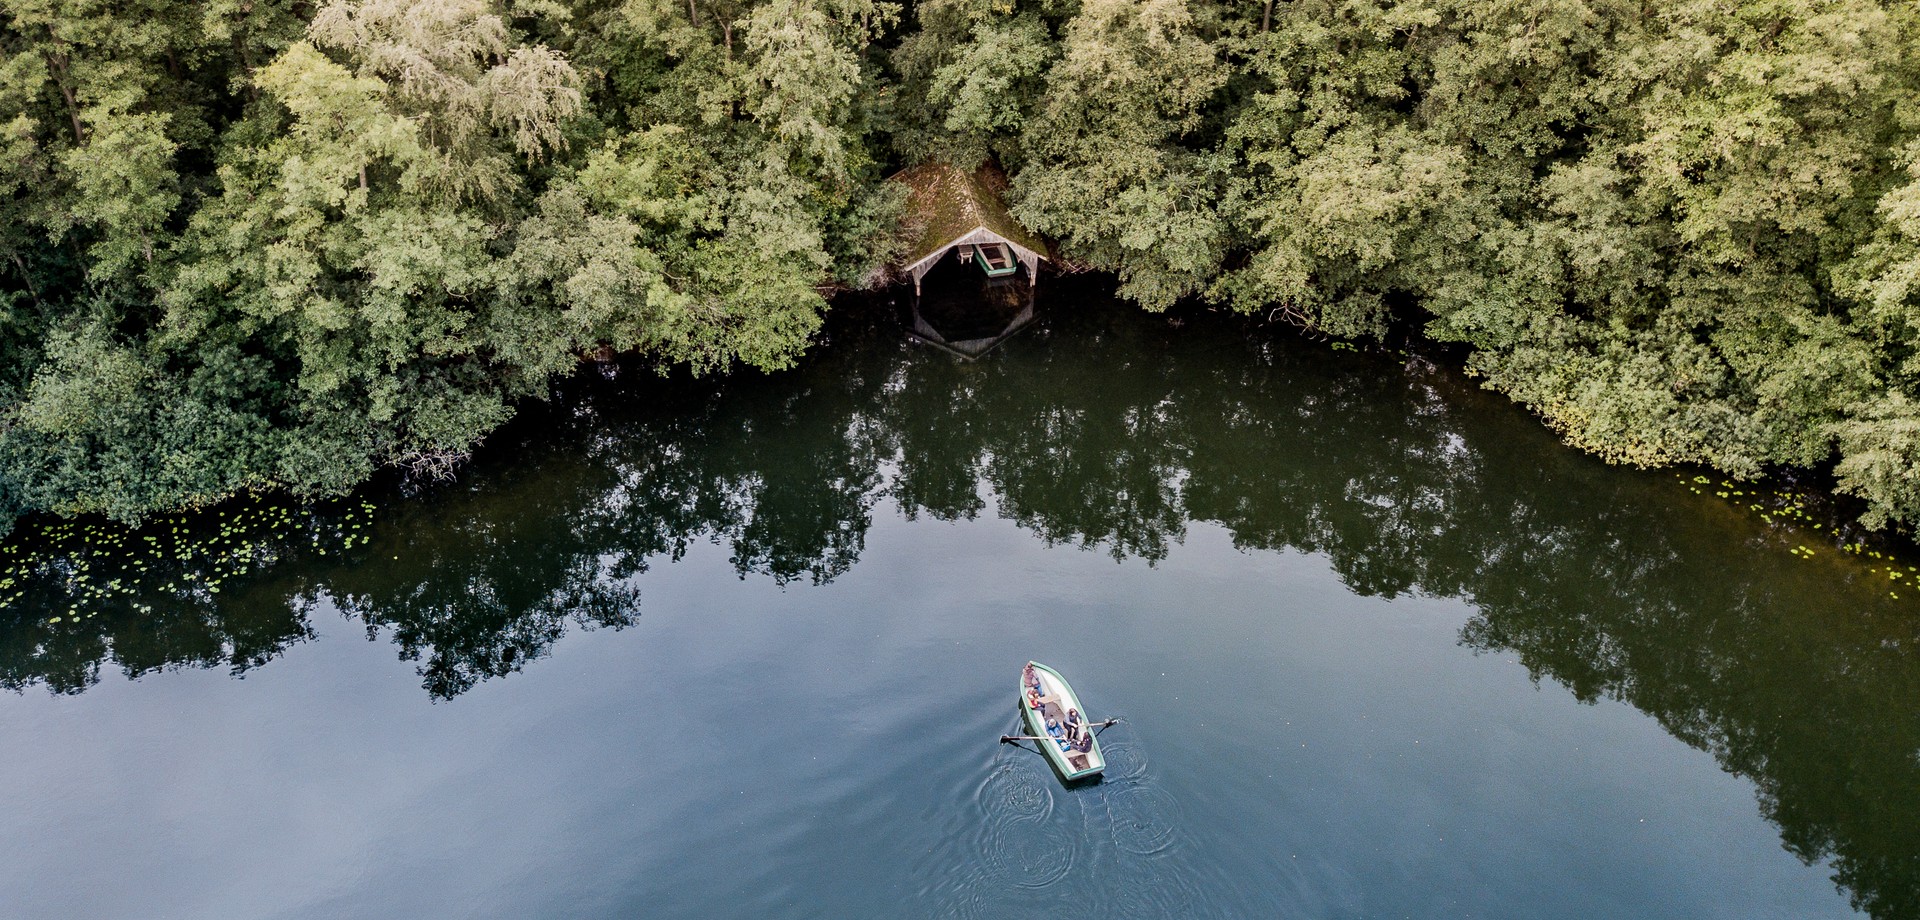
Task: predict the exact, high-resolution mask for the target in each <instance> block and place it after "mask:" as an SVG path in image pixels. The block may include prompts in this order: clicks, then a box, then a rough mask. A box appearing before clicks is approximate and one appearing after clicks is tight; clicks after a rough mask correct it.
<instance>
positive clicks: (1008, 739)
mask: <svg viewBox="0 0 1920 920" xmlns="http://www.w3.org/2000/svg"><path fill="white" fill-rule="evenodd" d="M1118 721H1120V720H1119V719H1108V720H1106V721H1105V722H1088V723H1087V724H1086V727H1087V728H1089V729H1094V728H1106V727H1107V726H1109V725H1112V724H1114V723H1115V722H1118ZM1063 740H1065V739H1062V738H1055V737H1053V736H1052V735H1001V736H1000V743H1001V744H1012V743H1013V742H1015V741H1063Z"/></svg>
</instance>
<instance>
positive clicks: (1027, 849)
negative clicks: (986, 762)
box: [979, 763, 1083, 889]
mask: <svg viewBox="0 0 1920 920" xmlns="http://www.w3.org/2000/svg"><path fill="white" fill-rule="evenodd" d="M1036 766H1039V767H1041V768H1042V769H1034V768H1035V767H1036ZM1043 770H1044V765H1043V764H1032V763H1026V764H1008V765H1006V766H1003V767H1001V768H1000V769H999V770H996V771H995V772H994V773H993V774H992V775H990V776H988V777H987V779H986V781H985V782H984V783H982V784H981V786H980V794H979V802H980V809H981V811H982V812H983V817H984V818H985V820H984V821H983V822H982V823H983V826H984V830H985V834H984V837H983V839H982V841H981V846H982V848H983V850H984V852H983V854H982V856H983V857H984V858H983V859H982V860H981V861H980V864H981V866H982V867H983V868H984V870H985V872H986V874H987V876H988V877H987V878H984V879H981V880H979V881H980V884H982V885H985V886H1003V887H1004V886H1008V885H1011V886H1014V887H1016V888H1027V889H1032V888H1044V887H1046V886H1048V885H1051V884H1053V883H1054V882H1057V881H1059V880H1060V879H1061V878H1063V877H1065V876H1066V874H1067V871H1068V870H1070V869H1072V868H1073V860H1074V852H1075V850H1076V848H1077V846H1078V843H1079V841H1078V839H1077V834H1076V833H1075V831H1076V830H1078V829H1079V825H1080V824H1081V823H1083V822H1082V819H1081V818H1080V809H1078V808H1074V809H1070V810H1064V811H1063V810H1059V809H1056V805H1057V804H1058V802H1057V800H1056V798H1055V791H1054V790H1055V785H1056V784H1055V783H1053V782H1051V780H1052V778H1053V777H1052V775H1051V774H1050V773H1046V772H1043ZM1070 825H1071V827H1070Z"/></svg>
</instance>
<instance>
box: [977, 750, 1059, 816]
mask: <svg viewBox="0 0 1920 920" xmlns="http://www.w3.org/2000/svg"><path fill="white" fill-rule="evenodd" d="M1046 779H1048V777H1044V776H1039V775H1035V771H1033V770H1030V769H1026V768H1025V765H1020V764H1015V763H1005V764H1001V765H1000V766H999V767H998V768H996V769H995V770H994V771H993V772H992V773H989V774H987V779H986V781H985V782H983V783H981V784H980V791H979V792H977V793H975V794H974V800H975V801H976V802H978V803H979V804H980V810H981V811H982V812H984V813H985V814H986V817H987V823H988V824H989V825H992V824H994V823H996V822H997V821H998V820H1001V819H1013V818H1045V817H1046V816H1048V815H1050V814H1052V813H1053V786H1054V784H1052V783H1049V782H1045V781H1044V780H1046Z"/></svg>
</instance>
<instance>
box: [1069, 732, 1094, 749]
mask: <svg viewBox="0 0 1920 920" xmlns="http://www.w3.org/2000/svg"><path fill="white" fill-rule="evenodd" d="M1073 749H1074V750H1076V751H1079V752H1080V753H1082V754H1085V753H1086V752H1088V751H1091V750H1093V732H1087V731H1083V732H1081V733H1080V737H1079V738H1077V739H1074V742H1073Z"/></svg>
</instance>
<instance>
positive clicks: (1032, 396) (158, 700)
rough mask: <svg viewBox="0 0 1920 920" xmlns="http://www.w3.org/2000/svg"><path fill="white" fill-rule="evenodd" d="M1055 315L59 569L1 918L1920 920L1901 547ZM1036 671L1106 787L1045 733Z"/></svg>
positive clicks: (234, 515)
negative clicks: (955, 346) (1009, 738)
mask: <svg viewBox="0 0 1920 920" xmlns="http://www.w3.org/2000/svg"><path fill="white" fill-rule="evenodd" d="M1041 295H1042V296H1041V298H1040V301H1039V304H1038V307H1039V309H1038V317H1037V319H1036V320H1035V321H1034V322H1033V324H1032V325H1030V326H1028V327H1027V328H1025V329H1024V330H1022V331H1021V332H1020V333H1019V334H1018V335H1015V336H1014V337H1012V338H1011V339H1009V340H1007V341H1005V342H1002V343H999V344H998V346H997V347H995V348H993V349H992V350H991V351H988V352H986V356H985V357H984V358H983V359H981V360H979V361H977V362H971V363H969V362H961V361H957V360H956V359H955V358H953V357H951V356H950V355H949V354H948V353H946V352H944V351H942V350H940V349H938V348H935V347H932V346H929V345H927V344H924V343H919V342H916V341H914V340H911V339H909V338H908V337H907V336H906V335H905V334H904V333H905V330H906V328H907V326H908V325H909V324H908V322H907V321H906V320H904V319H902V318H900V317H898V316H896V315H895V312H894V311H893V310H892V309H891V308H890V307H888V306H887V305H885V304H859V303H854V304H850V305H848V306H846V307H845V308H843V309H842V311H841V315H839V316H838V317H837V318H836V320H835V322H834V325H833V326H832V328H831V330H830V332H829V334H828V335H827V337H826V341H825V342H824V343H823V344H822V346H821V347H820V348H819V349H818V350H817V351H816V352H815V353H813V354H811V355H810V356H809V357H808V358H807V359H806V360H805V361H804V362H803V363H802V364H801V366H799V367H798V368H796V369H795V370H792V371H788V372H784V373H778V374H771V375H758V374H748V373H742V374H738V375H735V376H732V377H730V378H728V379H725V380H719V381H686V380H681V379H677V378H673V379H660V378H657V377H654V376H652V375H651V374H650V373H647V372H645V371H637V370H636V369H633V368H627V369H625V370H621V371H618V372H617V373H616V372H615V371H616V369H615V368H608V369H606V370H607V375H606V376H608V377H611V378H613V379H601V378H600V377H599V376H596V375H592V374H589V375H587V378H586V379H583V380H581V381H577V382H575V383H573V384H570V385H569V386H568V387H566V388H564V390H563V391H562V392H561V393H559V394H557V396H556V398H555V399H554V400H553V401H551V402H550V403H548V404H545V405H543V406H534V407H530V408H529V409H528V410H527V411H525V412H524V413H523V414H522V417H521V418H520V419H518V420H516V422H515V423H514V424H512V425H511V426H510V427H509V428H507V429H505V430H503V431H501V432H500V433H498V434H496V435H495V436H494V437H493V438H492V439H491V440H490V441H489V442H488V443H487V444H486V445H485V446H484V448H483V449H482V450H481V451H480V453H479V455H478V457H477V458H476V461H475V462H474V464H473V465H472V466H470V467H468V468H467V469H466V470H465V471H464V472H463V473H462V475H461V477H460V478H459V480H458V481H456V482H454V483H451V484H448V485H442V486H435V487H426V488H421V487H413V486H405V485H394V486H387V487H380V488H375V489H370V490H368V491H367V492H365V493H364V494H362V495H359V496H355V497H354V498H352V499H351V500H349V501H347V502H342V503H334V504H332V505H329V506H326V507H322V508H319V509H312V510H288V509H276V508H274V507H272V506H267V505H247V504H237V505H233V506H230V507H229V508H227V509H222V512H224V514H220V513H209V514H208V515H202V516H200V517H196V518H193V519H190V520H181V521H173V522H161V523H160V524H158V525H156V526H155V527H153V528H149V529H148V530H146V531H141V532H137V533H134V534H125V535H121V534H107V530H105V529H103V530H101V531H100V532H99V534H91V533H89V532H86V531H85V529H84V526H82V527H80V528H79V529H77V530H75V531H73V532H71V533H59V532H56V533H52V534H47V535H43V536H40V537H35V536H33V535H28V536H27V537H26V538H25V539H17V540H16V542H15V543H14V544H13V545H12V546H13V548H12V549H11V550H9V553H10V555H9V557H8V558H9V559H11V560H21V559H29V560H32V559H37V560H39V561H37V562H30V563H29V564H24V565H23V564H21V563H19V562H15V563H14V564H15V565H16V566H17V567H19V569H18V571H17V572H16V574H15V575H14V576H12V577H14V578H15V579H16V580H17V581H18V583H19V584H20V585H22V587H20V588H18V589H17V590H16V594H15V596H14V599H13V601H12V602H11V603H9V604H8V605H7V606H6V607H5V608H3V609H0V685H4V686H7V687H11V688H14V689H16V690H18V691H19V692H18V693H17V694H14V693H8V694H4V695H0V739H4V742H3V743H4V751H5V754H4V756H0V829H4V833H0V916H4V917H8V918H20V920H29V918H34V920H37V918H62V920H65V918H142V920H146V918H168V917H181V918H211V917H218V918H224V920H236V918H400V917H406V918H414V917H463V918H465V917H472V918H515V920H524V918H541V917H554V918H600V917H607V918H613V917H619V918H630V917H648V918H655V917H756V918H757V917H796V918H798V917H807V918H812V917H820V918H854V917H875V918H906V917H969V918H971V917H978V918H999V917H1019V916H1036V915H1039V914H1040V913H1041V912H1042V911H1043V910H1057V911H1060V912H1062V913H1060V915H1061V916H1074V917H1234V918H1237V917H1287V918H1360V917H1413V918H1433V917H1511V918H1597V917H1631V918H1656V917H1674V918H1682V917H1684V918H1712V917H1724V918H1742V920H1750V918H1796V920H1797V918H1818V917H1838V916H1855V915H1857V913H1856V912H1861V913H1865V914H1870V915H1872V916H1876V917H1881V918H1896V917H1914V916H1920V829H1916V828H1920V717H1917V716H1916V702H1917V701H1920V654H1917V653H1916V649H1920V645H1917V644H1916V639H1920V590H1916V591H1914V592H1913V596H1910V597H1896V596H1895V595H1898V594H1899V593H1900V592H1899V590H1898V589H1899V587H1900V586H1901V584H1902V583H1903V582H1902V580H1901V579H1899V578H1892V577H1890V573H1889V571H1888V569H1887V565H1888V563H1887V562H1886V560H1884V559H1873V558H1872V557H1871V556H1858V557H1856V556H1854V555H1853V554H1850V553H1842V552H1839V551H1837V550H1836V549H1835V547H1834V546H1833V543H1834V542H1835V541H1834V540H1833V538H1831V537H1822V536H1821V535H1819V534H1812V533H1810V532H1808V531H1806V530H1803V529H1799V528H1797V527H1794V526H1789V525H1787V524H1783V523H1778V522H1779V521H1782V520H1784V519H1785V518H1786V517H1789V516H1791V514H1792V512H1791V511H1790V510H1789V506H1790V503H1791V502H1792V499H1791V498H1779V497H1777V496H1773V495H1772V494H1771V493H1768V494H1767V495H1766V496H1765V497H1761V496H1757V495H1752V494H1747V493H1745V491H1744V490H1743V495H1742V496H1739V497H1738V498H1735V497H1729V498H1721V497H1719V496H1718V495H1716V494H1714V493H1716V492H1719V491H1731V490H1734V489H1735V486H1722V485H1721V484H1720V483H1718V482H1707V483H1699V482H1695V481H1693V479H1692V476H1693V471H1687V472H1686V473H1684V474H1682V476H1679V477H1676V476H1675V475H1674V473H1673V472H1671V471H1665V472H1637V471H1630V470H1622V469H1617V468H1610V467H1607V466H1605V465H1603V464H1601V463H1599V462H1597V461H1595V460H1593V459H1591V458H1588V457H1585V456H1582V455H1579V454H1576V453H1574V452H1572V451H1569V450H1567V449H1566V448H1564V447H1562V446H1560V445H1559V444H1558V443H1557V442H1556V441H1555V439H1554V438H1553V436H1552V435H1551V434H1550V433H1549V432H1547V431H1545V430H1544V429H1543V428H1542V426H1541V425H1540V424H1539V423H1538V422H1537V421H1535V420H1534V419H1532V418H1530V417H1529V416H1528V415H1527V414H1526V413H1525V412H1524V411H1522V410H1520V409H1518V408H1515V407H1514V406H1512V405H1511V404H1509V403H1507V402H1505V401H1504V400H1503V399H1501V398H1499V397H1497V396H1494V395H1491V394H1488V393H1485V392H1483V391H1481V390H1479V389H1477V388H1476V386H1475V385H1474V383H1473V382H1472V381H1469V380H1465V379H1462V378H1461V377H1460V376H1459V375H1458V374H1457V373H1456V372H1453V371H1449V370H1446V369H1444V368H1442V367H1438V366H1436V365H1435V364H1433V363H1429V362H1428V361H1426V360H1423V359H1422V358H1420V357H1418V356H1406V355H1401V354H1397V353H1392V352H1386V353H1352V352H1344V351H1338V350H1335V349H1333V348H1330V347H1329V346H1328V345H1327V344H1326V343H1316V342H1312V341H1308V340H1305V339H1302V338H1299V337H1297V336H1295V335H1293V334H1291V333H1289V332H1287V331H1284V330H1276V329H1270V328H1261V327H1257V326H1253V325H1250V324H1248V323H1246V322H1244V321H1240V320H1234V319H1229V318H1224V317H1217V316H1213V315H1210V314H1205V313H1199V314H1192V313H1189V314H1185V315H1181V316H1175V317H1168V316H1155V315H1150V314H1144V313H1141V312H1138V311H1136V310H1132V309H1128V308H1125V307H1122V306H1119V305H1117V304H1114V303H1112V302H1110V301H1109V300H1108V299H1106V298H1105V297H1104V296H1103V295H1102V294H1101V293H1100V292H1099V291H1098V290H1097V289H1095V288H1094V287H1093V286H1092V285H1091V284H1087V283H1081V284H1075V283H1061V284H1057V285H1053V286H1052V287H1051V288H1043V290H1042V291H1041ZM969 335H974V336H976V337H977V336H978V333H969ZM1749 498H1750V499H1752V501H1747V500H1746V499H1749ZM1763 513H1764V514H1766V515H1767V516H1766V517H1765V518H1762V517H1761V514H1763ZM174 528H178V529H179V531H180V533H175V532H174V531H173V529H174ZM181 534H188V535H195V536H194V537H193V539H199V540H202V541H203V545H218V544H219V541H220V540H222V539H226V540H227V541H228V543H227V545H228V546H229V549H227V550H220V551H219V552H222V553H226V555H225V556H224V557H221V556H219V554H218V553H215V552H212V551H189V550H187V549H178V551H177V552H176V548H177V547H186V546H189V545H191V542H190V541H189V540H188V538H187V537H183V536H181ZM148 537H153V538H154V539H152V540H148V539H147V538H148ZM1823 541H1824V542H1823ZM95 543H98V544H99V545H101V546H104V547H111V548H112V549H110V550H106V551H101V552H99V554H98V556H97V557H95V556H89V555H88V553H89V552H93V551H92V550H88V549H86V548H85V547H87V546H89V545H94V544H95ZM1802 546H1805V547H1808V548H1810V549H1812V550H1814V554H1813V555H1812V556H1810V557H1808V556H1805V555H1803V554H1802V553H1801V552H1800V551H1799V550H1798V548H1799V547H1802ZM147 547H154V549H152V550H151V551H150V552H148V550H147V549H146V548H147ZM235 547H244V552H242V551H241V549H239V548H235ZM141 552H147V553H148V555H150V556H151V562H150V563H149V562H144V561H143V562H139V563H126V562H125V561H124V558H132V557H133V556H135V555H138V554H139V553H141ZM196 552H198V555H196V554H195V553H196ZM36 554H37V555H36ZM123 557H124V558H123ZM183 557H184V558H183ZM141 558H142V559H145V558H146V557H145V556H142V557H141ZM1902 565H1903V566H1904V563H1903V564H1902ZM129 566H131V567H129ZM76 573H78V574H76ZM110 576H111V579H110ZM109 580H118V581H119V582H120V584H118V585H115V586H113V587H112V588H111V589H110V590H109V589H107V588H104V587H90V586H98V585H102V584H104V583H106V582H108V581H109ZM3 596H4V592H0V597H3ZM55 617H59V622H53V620H54V618H55ZM1030 658H1032V659H1038V660H1041V661H1044V662H1046V663H1048V664H1051V665H1053V666H1054V667H1056V668H1058V669H1059V670H1061V671H1062V672H1063V673H1064V674H1065V675H1066V676H1067V677H1068V678H1069V679H1070V680H1072V681H1073V683H1074V685H1075V687H1076V689H1077V690H1078V691H1079V693H1080V695H1081V697H1082V699H1083V701H1084V702H1085V703H1086V705H1087V707H1088V708H1089V710H1090V711H1091V712H1092V714H1093V715H1094V716H1096V717H1107V716H1118V717H1121V718H1123V719H1124V720H1125V721H1124V722H1123V723H1121V724H1119V725H1116V726H1114V727H1113V728H1111V729H1108V730H1107V731H1106V733H1105V734H1104V735H1103V736H1102V740H1101V743H1102V745H1103V746H1104V748H1105V750H1106V752H1107V756H1108V759H1109V767H1108V772H1107V775H1106V776H1105V778H1104V779H1103V780H1102V781H1101V782H1098V783H1094V784H1089V785H1081V786H1077V787H1073V788H1067V787H1064V786H1063V785H1062V784H1061V783H1060V782H1059V781H1058V780H1057V779H1056V778H1055V776H1054V774H1053V773H1052V772H1051V771H1050V770H1049V768H1048V766H1047V765H1046V763H1045V762H1044V761H1043V760H1042V759H1041V758H1040V757H1039V756H1037V755H1036V754H1034V753H1032V752H1030V751H1027V750H1023V749H1021V748H1018V747H1015V746H1012V745H1002V744H998V743H996V742H997V739H998V738H999V736H1000V735H1001V734H1003V733H1008V732H1012V731H1014V730H1015V728H1016V715H1015V710H1014V698H1015V692H1016V684H1017V681H1018V677H1019V670H1020V666H1021V665H1022V664H1023V663H1024V662H1025V661H1027V660H1028V659H1030Z"/></svg>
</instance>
